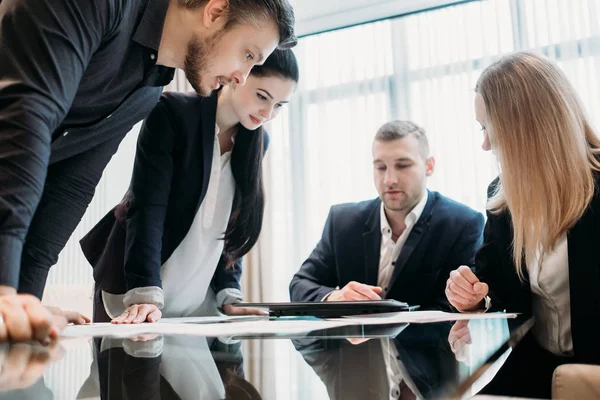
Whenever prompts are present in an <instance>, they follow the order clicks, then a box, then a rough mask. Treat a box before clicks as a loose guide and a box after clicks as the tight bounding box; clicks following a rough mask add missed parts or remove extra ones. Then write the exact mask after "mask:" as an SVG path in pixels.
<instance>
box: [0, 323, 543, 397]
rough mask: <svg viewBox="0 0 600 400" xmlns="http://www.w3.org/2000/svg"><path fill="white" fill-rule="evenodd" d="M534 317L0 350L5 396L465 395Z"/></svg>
mask: <svg viewBox="0 0 600 400" xmlns="http://www.w3.org/2000/svg"><path fill="white" fill-rule="evenodd" d="M531 325H532V321H531V320H525V319H523V318H516V319H508V320H507V319H478V320H471V321H458V322H438V323H427V324H400V325H383V326H382V325H380V326H372V325H371V326H350V327H337V328H332V329H325V330H321V331H313V332H309V333H305V334H294V335H277V336H273V335H262V336H260V337H252V336H244V337H203V336H186V335H173V336H164V335H156V334H152V335H150V334H146V335H140V336H135V337H129V338H126V339H123V338H115V337H109V336H105V337H96V338H93V339H89V338H88V339H84V338H76V339H65V340H61V341H60V342H58V343H56V344H54V345H53V346H50V347H43V346H40V345H36V344H7V343H5V344H3V345H0V364H1V370H0V399H15V400H21V399H98V398H100V399H144V400H146V399H290V400H304V399H307V400H308V399H310V400H315V399H316V400H318V399H394V398H399V399H414V398H425V399H430V398H447V397H457V398H461V397H468V396H470V395H473V394H475V393H477V391H478V390H480V389H481V388H482V387H483V386H484V385H485V384H486V383H487V382H489V380H490V379H491V378H492V377H493V375H494V373H495V372H496V371H497V370H498V369H499V367H500V366H501V365H502V363H503V362H504V360H505V359H506V358H507V357H508V355H509V354H510V352H511V349H512V348H513V347H514V346H515V345H517V343H518V341H519V340H520V338H521V337H522V336H523V335H524V334H525V333H526V332H527V331H528V330H529V329H530V327H531Z"/></svg>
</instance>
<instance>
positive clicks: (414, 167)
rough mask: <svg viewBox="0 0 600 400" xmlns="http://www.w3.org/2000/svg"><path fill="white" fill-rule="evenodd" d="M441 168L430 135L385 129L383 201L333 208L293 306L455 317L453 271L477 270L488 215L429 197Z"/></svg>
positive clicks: (380, 165)
mask: <svg viewBox="0 0 600 400" xmlns="http://www.w3.org/2000/svg"><path fill="white" fill-rule="evenodd" d="M434 167H435V160H434V158H433V157H431V156H430V155H429V144H428V141H427V136H426V135H425V131H424V130H423V129H422V128H421V127H419V126H417V125H415V124H414V123H412V122H409V121H392V122H388V123H386V124H385V125H383V126H382V127H381V128H380V129H379V131H378V132H377V134H376V135H375V139H374V141H373V176H374V180H375V186H376V187H377V191H378V192H379V198H377V199H374V200H369V201H364V202H360V203H347V204H340V205H336V206H333V207H332V208H331V210H330V212H329V216H328V217H327V221H326V223H325V228H324V229H323V236H322V238H321V240H320V241H319V243H318V244H317V246H316V247H315V249H314V250H313V252H312V254H311V255H310V256H309V257H308V259H307V260H306V261H305V262H304V264H302V267H301V268H300V270H299V271H298V272H297V273H296V275H294V277H293V279H292V281H291V283H290V298H291V300H292V301H350V300H379V299H395V300H399V301H404V302H407V303H409V304H411V305H420V306H421V309H441V310H450V305H449V304H448V302H447V300H446V295H445V294H444V288H445V285H446V280H447V279H448V277H449V275H450V271H452V270H454V269H456V268H458V267H459V266H460V265H473V264H474V259H475V252H476V251H477V249H478V248H479V246H480V245H481V242H482V235H483V225H484V219H483V215H482V214H481V213H479V212H477V211H475V210H473V209H471V208H469V207H467V206H465V205H463V204H460V203H457V202H455V201H453V200H451V199H449V198H447V197H444V196H443V195H441V194H440V193H438V192H433V191H429V190H427V189H426V186H427V178H428V177H429V176H431V174H433V170H434Z"/></svg>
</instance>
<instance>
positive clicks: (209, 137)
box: [196, 92, 217, 212]
mask: <svg viewBox="0 0 600 400" xmlns="http://www.w3.org/2000/svg"><path fill="white" fill-rule="evenodd" d="M200 116H201V123H200V126H199V127H200V132H198V135H200V136H201V137H202V141H201V143H202V149H200V153H201V155H202V159H203V163H202V192H201V193H200V198H199V199H198V204H196V212H198V209H199V208H200V205H201V204H202V201H203V200H204V196H206V191H207V190H208V182H209V181H210V170H211V167H212V162H213V148H214V141H215V124H216V119H217V92H214V93H213V94H212V95H211V96H210V97H208V98H205V99H203V101H202V107H201V109H200Z"/></svg>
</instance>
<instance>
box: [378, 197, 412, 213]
mask: <svg viewBox="0 0 600 400" xmlns="http://www.w3.org/2000/svg"><path fill="white" fill-rule="evenodd" d="M405 196H406V197H404V199H401V200H399V201H398V200H396V201H394V200H387V199H385V197H384V196H381V200H382V201H383V203H384V204H385V208H387V209H388V210H390V211H405V210H412V209H413V208H414V207H415V206H416V205H417V204H418V203H419V200H420V196H419V195H416V196H410V197H408V195H406V194H405Z"/></svg>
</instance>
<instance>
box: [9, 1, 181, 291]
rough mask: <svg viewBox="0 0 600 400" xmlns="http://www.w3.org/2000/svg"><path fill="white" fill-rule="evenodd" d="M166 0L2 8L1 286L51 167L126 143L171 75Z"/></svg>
mask: <svg viewBox="0 0 600 400" xmlns="http://www.w3.org/2000/svg"><path fill="white" fill-rule="evenodd" d="M168 4H169V1H168V0H0V285H10V286H13V287H17V284H18V277H19V268H20V263H21V253H22V249H23V242H24V240H25V236H26V234H27V231H28V227H29V224H30V222H31V219H32V217H33V214H34V212H35V209H36V207H37V204H38V203H39V200H40V197H41V194H42V191H43V188H44V182H45V179H46V174H47V168H48V165H49V164H52V163H55V162H58V161H61V160H63V159H65V158H69V157H71V156H73V155H75V154H79V153H81V152H84V151H87V150H90V149H91V148H93V147H94V146H95V145H97V144H100V143H102V142H103V141H105V140H108V139H110V138H113V137H115V136H116V135H119V134H121V135H124V133H125V132H127V131H129V130H130V129H131V127H132V126H133V124H135V123H136V122H138V121H140V120H141V119H143V118H144V117H145V116H146V114H147V113H148V112H149V111H150V110H151V108H152V106H153V105H154V104H155V103H156V101H157V100H158V95H159V94H160V90H161V89H160V87H161V86H164V85H165V84H167V83H169V82H170V81H171V79H172V78H173V74H174V69H172V68H167V67H163V66H157V65H156V58H157V56H158V48H159V45H160V40H161V36H162V29H163V24H164V19H165V15H166V12H167V8H168Z"/></svg>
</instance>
